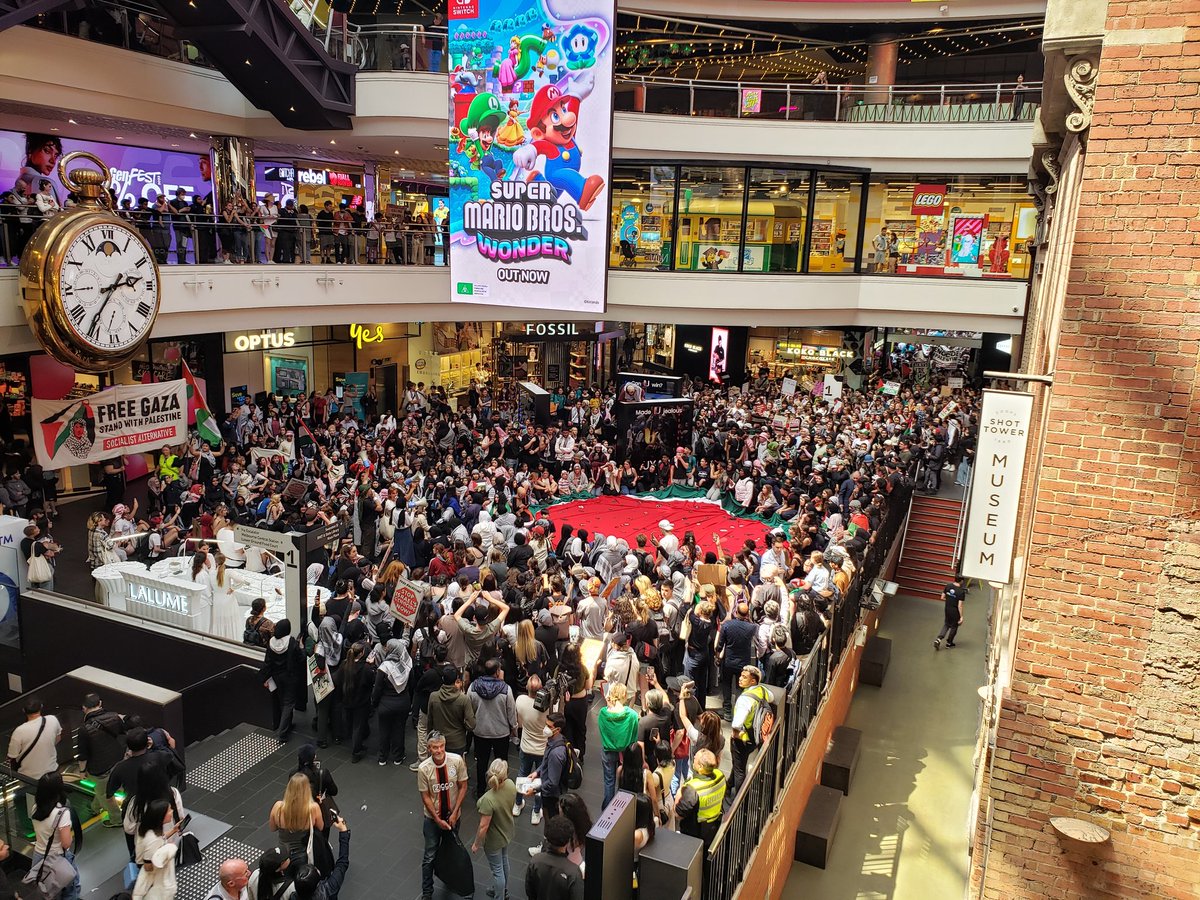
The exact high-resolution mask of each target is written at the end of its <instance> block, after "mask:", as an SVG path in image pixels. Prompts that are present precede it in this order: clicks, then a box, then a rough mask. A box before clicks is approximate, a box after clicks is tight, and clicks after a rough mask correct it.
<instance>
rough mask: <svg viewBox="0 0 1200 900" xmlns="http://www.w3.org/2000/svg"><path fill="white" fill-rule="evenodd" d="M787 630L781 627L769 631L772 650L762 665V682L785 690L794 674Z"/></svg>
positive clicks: (793, 657) (794, 657) (794, 662)
mask: <svg viewBox="0 0 1200 900" xmlns="http://www.w3.org/2000/svg"><path fill="white" fill-rule="evenodd" d="M787 642H788V630H787V628H786V627H785V626H783V625H776V626H774V627H773V628H772V629H771V645H772V647H773V648H774V649H772V650H771V652H770V653H768V654H767V657H766V660H765V661H764V663H763V682H764V683H766V684H772V685H775V686H776V687H781V688H786V687H787V686H788V683H789V682H790V681H791V680H792V674H793V672H795V665H796V654H795V653H793V652H792V651H791V650H790V649H789V648H788V645H787Z"/></svg>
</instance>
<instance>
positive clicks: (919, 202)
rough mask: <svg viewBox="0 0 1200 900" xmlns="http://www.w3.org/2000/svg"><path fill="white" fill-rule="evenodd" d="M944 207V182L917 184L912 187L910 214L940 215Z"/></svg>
mask: <svg viewBox="0 0 1200 900" xmlns="http://www.w3.org/2000/svg"><path fill="white" fill-rule="evenodd" d="M945 208H946V186H945V185H944V184H918V185H917V186H916V187H914V188H913V199H912V214H913V215H914V216H940V215H941V214H942V212H943V211H944V210H945Z"/></svg>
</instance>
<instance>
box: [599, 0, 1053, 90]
mask: <svg viewBox="0 0 1200 900" xmlns="http://www.w3.org/2000/svg"><path fill="white" fill-rule="evenodd" d="M617 24H618V28H619V32H620V33H619V37H618V43H619V48H618V56H617V67H618V72H620V73H624V74H629V75H641V76H647V77H651V76H657V77H663V78H692V79H713V80H726V81H728V80H744V79H761V80H763V81H793V82H795V81H809V80H811V79H812V77H813V76H815V75H816V74H817V73H818V72H821V71H824V72H825V73H826V74H827V76H828V77H829V79H830V80H831V81H840V82H859V83H861V82H862V80H863V77H864V75H865V72H866V66H867V55H868V53H869V48H870V45H871V44H872V43H873V42H875V41H878V40H882V39H884V38H885V37H892V38H895V39H896V40H897V41H898V44H899V48H898V49H899V61H898V69H897V75H898V78H899V79H900V80H903V79H904V70H905V68H906V67H916V66H920V65H922V64H924V63H926V62H928V61H936V60H939V59H948V58H954V57H972V56H974V57H986V56H1000V55H1011V54H1036V53H1038V51H1039V47H1040V45H1041V39H1042V20H1041V18H1021V19H1008V20H994V19H993V20H988V21H966V22H940V23H912V22H895V23H870V24H855V23H837V24H831V23H806V22H754V21H726V22H713V21H707V22H705V21H700V20H693V19H686V18H679V17H668V16H660V15H650V14H639V15H634V14H630V13H622V14H620V15H619V16H618V21H617Z"/></svg>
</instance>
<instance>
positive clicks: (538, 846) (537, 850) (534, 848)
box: [529, 844, 542, 856]
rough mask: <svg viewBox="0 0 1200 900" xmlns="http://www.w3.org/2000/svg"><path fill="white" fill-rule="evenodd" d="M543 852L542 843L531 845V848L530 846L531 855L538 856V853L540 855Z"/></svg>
mask: <svg viewBox="0 0 1200 900" xmlns="http://www.w3.org/2000/svg"><path fill="white" fill-rule="evenodd" d="M541 852H542V845H541V844H535V845H534V846H532V847H530V848H529V855H530V856H537V855H538V854H539V853H541Z"/></svg>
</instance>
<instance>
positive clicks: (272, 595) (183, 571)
mask: <svg viewBox="0 0 1200 900" xmlns="http://www.w3.org/2000/svg"><path fill="white" fill-rule="evenodd" d="M191 571H192V560H191V557H188V556H170V557H167V558H165V559H160V560H159V561H158V562H156V563H154V564H153V565H152V566H151V567H150V568H149V569H147V568H146V567H145V566H144V565H143V564H142V563H139V562H120V563H111V564H110V565H107V566H100V567H99V568H97V569H95V570H93V572H92V576H93V577H94V578H95V579H96V599H97V600H99V601H100V602H101V603H103V604H104V605H105V606H107V607H109V608H110V609H119V610H122V611H123V612H128V613H132V614H133V615H136V616H140V617H142V618H144V619H151V620H153V621H155V622H167V623H169V624H171V625H176V626H178V627H180V628H187V629H188V630H190V631H196V632H200V633H201V634H209V633H211V630H212V600H211V598H210V597H209V596H208V590H207V582H203V583H200V582H193V581H192V579H191ZM225 577H226V579H227V581H228V584H229V585H232V587H233V596H234V597H235V598H236V600H237V602H238V605H239V606H242V607H245V609H246V614H247V615H249V611H250V604H252V603H253V602H254V601H255V599H256V598H258V597H262V598H263V599H264V600H266V601H267V609H266V616H267V618H268V619H270V620H271V621H272V622H278V621H279V620H280V619H282V618H285V617H286V616H287V604H286V602H285V600H284V591H285V588H284V580H283V578H282V577H280V576H276V575H267V574H265V573H263V572H247V571H245V570H244V569H226V571H225ZM218 590H220V589H218ZM331 596H332V594H331V592H330V591H329V590H328V589H327V588H323V587H317V586H315V585H308V586H307V604H311V603H312V602H313V600H314V599H315V598H318V597H319V598H320V599H321V600H322V601H325V600H328V599H329V598H330V597H331ZM306 608H307V607H306ZM295 627H297V625H296V623H293V628H295Z"/></svg>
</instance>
